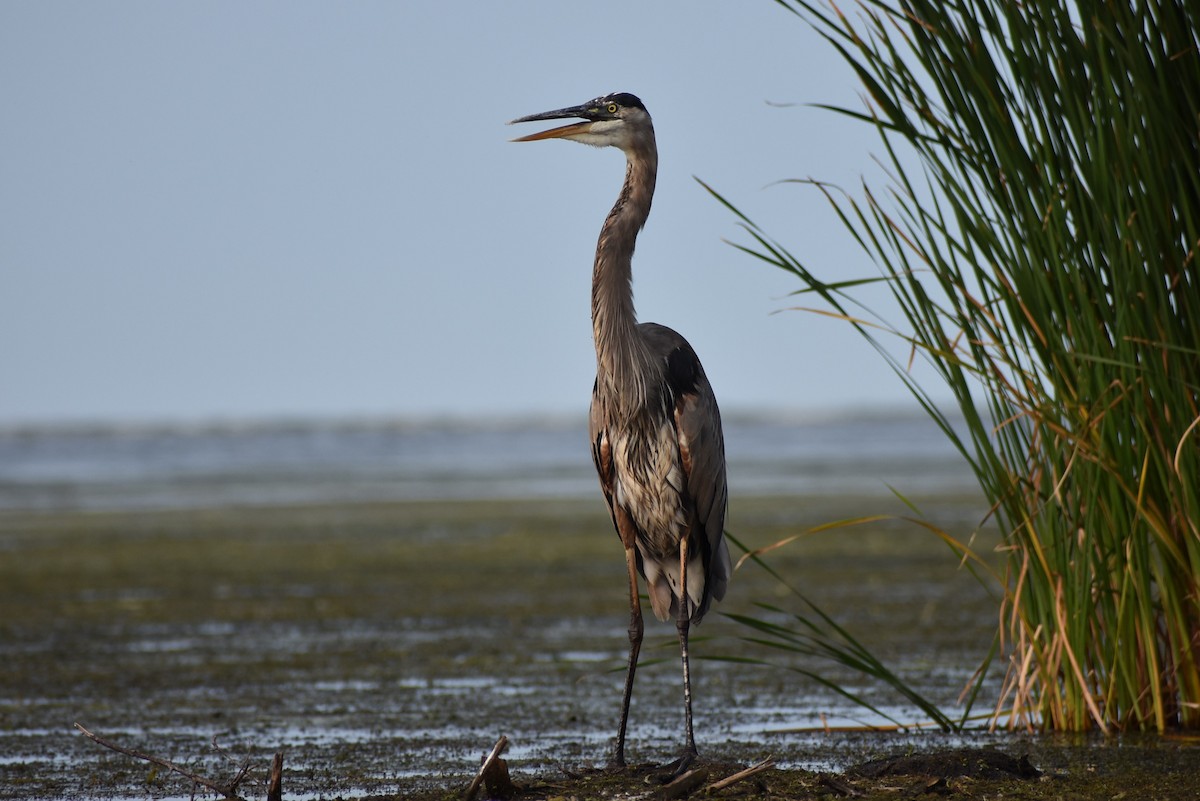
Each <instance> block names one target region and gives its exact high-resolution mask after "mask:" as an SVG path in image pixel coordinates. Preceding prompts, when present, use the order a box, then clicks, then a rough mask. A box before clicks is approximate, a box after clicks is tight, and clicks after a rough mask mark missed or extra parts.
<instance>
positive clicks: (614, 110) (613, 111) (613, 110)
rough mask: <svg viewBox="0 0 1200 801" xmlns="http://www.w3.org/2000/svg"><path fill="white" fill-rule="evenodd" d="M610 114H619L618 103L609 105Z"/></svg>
mask: <svg viewBox="0 0 1200 801" xmlns="http://www.w3.org/2000/svg"><path fill="white" fill-rule="evenodd" d="M608 113H609V114H616V113H617V104H616V103H609V104H608Z"/></svg>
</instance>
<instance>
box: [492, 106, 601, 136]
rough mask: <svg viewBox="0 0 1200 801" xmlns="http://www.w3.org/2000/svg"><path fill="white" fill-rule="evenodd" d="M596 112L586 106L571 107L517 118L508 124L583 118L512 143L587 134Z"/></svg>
mask: <svg viewBox="0 0 1200 801" xmlns="http://www.w3.org/2000/svg"><path fill="white" fill-rule="evenodd" d="M595 114H596V110H595V109H594V108H589V107H588V106H571V107H570V108H560V109H556V110H555V111H543V112H542V113H541V114H530V115H529V116H528V117H517V118H516V119H515V120H512V121H510V122H509V123H508V124H509V125H512V124H513V123H516V122H535V121H537V120H562V119H570V118H571V117H583V118H584V121H583V122H576V123H572V124H571V125H564V126H562V127H560V128H551V129H550V130H548V131H539V132H538V133H533V134H528V135H526V136H518V137H517V138H516V139H513V140H512V141H514V142H536V141H538V140H539V139H564V138H565V139H569V138H570V137H572V136H576V135H578V134H582V133H587V132H588V131H589V130H590V129H591V127H592V121H593V119H594V118H595Z"/></svg>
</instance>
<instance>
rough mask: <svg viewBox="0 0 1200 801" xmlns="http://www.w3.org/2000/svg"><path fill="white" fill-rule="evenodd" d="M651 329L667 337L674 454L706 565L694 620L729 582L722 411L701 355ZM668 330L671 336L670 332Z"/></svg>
mask: <svg viewBox="0 0 1200 801" xmlns="http://www.w3.org/2000/svg"><path fill="white" fill-rule="evenodd" d="M655 328H657V329H659V330H658V331H656V332H654V333H655V334H656V335H657V336H658V337H662V338H663V339H666V340H668V341H670V344H671V346H672V347H671V348H670V350H668V351H667V353H666V366H667V375H666V378H667V385H668V386H669V387H670V390H671V393H670V401H671V402H672V403H673V414H674V419H675V431H676V434H677V436H678V440H679V460H680V466H681V467H682V469H683V474H684V478H685V480H686V485H685V487H684V491H685V493H686V495H687V497H688V499H689V500H690V502H691V505H692V509H693V511H694V514H695V525H696V528H698V529H699V532H700V533H701V534H702V536H701V538H700V540H701V541H700V547H701V548H702V549H703V550H704V557H705V558H704V564H705V568H706V577H705V579H706V580H705V597H704V600H703V602H702V603H701V605H700V607H699V608H698V609H697V610H696V615H695V617H694V619H695V620H699V618H700V617H701V616H703V614H704V612H705V611H707V609H708V604H709V602H710V600H711V599H713V598H715V599H716V600H718V601H719V600H721V599H722V598H723V597H724V596H725V588H726V586H728V584H729V576H730V573H731V572H732V566H731V563H730V559H729V549H728V546H727V545H726V544H725V535H724V530H725V511H726V507H727V505H728V499H729V492H728V488H727V485H726V480H725V438H724V435H723V433H722V430H721V412H720V410H719V409H718V408H717V399H716V396H715V395H714V394H713V391H712V386H711V385H709V383H708V377H707V376H706V375H705V374H704V368H703V366H701V364H700V359H699V358H698V357H697V356H696V352H695V351H694V350H692V347H691V345H689V344H688V343H687V340H685V339H684V338H683V337H681V336H680V335H679V334H676V333H675V332H674V331H671V330H670V329H668V328H664V327H662V326H655ZM669 335H670V336H669Z"/></svg>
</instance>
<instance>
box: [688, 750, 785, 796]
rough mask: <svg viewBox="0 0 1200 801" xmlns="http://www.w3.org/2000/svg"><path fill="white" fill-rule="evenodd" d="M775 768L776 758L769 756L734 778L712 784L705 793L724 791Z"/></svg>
mask: <svg viewBox="0 0 1200 801" xmlns="http://www.w3.org/2000/svg"><path fill="white" fill-rule="evenodd" d="M773 767H775V757H772V756H769V757H767V758H766V759H764V760H763V761H762V762H757V763H755V764H753V765H751V766H750V767H748V768H746V769H745V770H740V771H738V772H737V773H735V774H733V775H732V776H726V777H725V778H724V779H721V780H720V781H716V782H713V783H712V784H710V785H708V786H707V787H705V788H704V792H706V793H715V792H716V791H718V790H724V789H725V788H726V787H729V786H731V785H734V784H737V783H738V782H740V781H744V780H746V779H749V778H750V777H751V776H755V775H757V774H759V773H762V772H763V771H764V770H770V769H771V768H773Z"/></svg>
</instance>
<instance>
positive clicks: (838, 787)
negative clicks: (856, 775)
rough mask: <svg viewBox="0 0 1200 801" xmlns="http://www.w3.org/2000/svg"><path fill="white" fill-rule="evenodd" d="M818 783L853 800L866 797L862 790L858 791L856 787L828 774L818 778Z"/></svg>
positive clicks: (820, 775)
mask: <svg viewBox="0 0 1200 801" xmlns="http://www.w3.org/2000/svg"><path fill="white" fill-rule="evenodd" d="M817 781H818V782H820V783H821V784H823V785H824V786H826V787H828V788H829V789H831V790H833V791H834V792H835V793H837V794H838V795H845V796H849V797H851V798H859V797H860V796H863V795H866V794H865V793H864V792H863V791H862V790H860V789H858V788H857V787H855V786H854V785H852V784H849V783H848V782H844V781H842V780H841V779H838V778H835V777H833V776H830V775H829V774H828V773H822V774H819V775H818V776H817Z"/></svg>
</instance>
